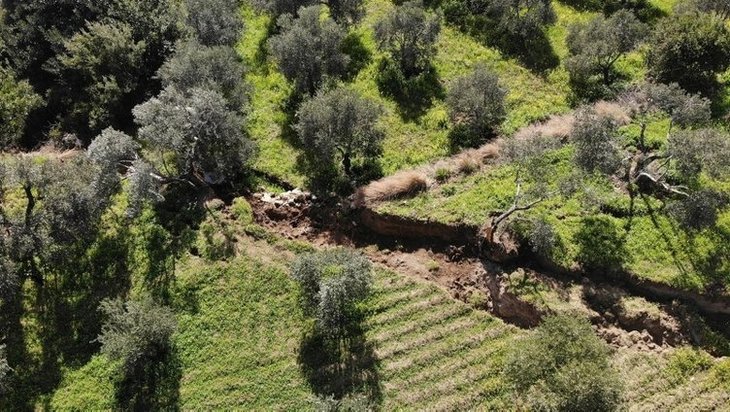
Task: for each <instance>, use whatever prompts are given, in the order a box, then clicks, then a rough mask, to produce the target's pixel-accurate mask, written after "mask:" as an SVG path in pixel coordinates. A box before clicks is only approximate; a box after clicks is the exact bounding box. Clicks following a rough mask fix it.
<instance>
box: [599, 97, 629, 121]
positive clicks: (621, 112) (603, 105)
mask: <svg viewBox="0 0 730 412" xmlns="http://www.w3.org/2000/svg"><path fill="white" fill-rule="evenodd" d="M593 110H594V111H595V112H596V114H597V115H599V116H601V117H608V118H610V119H613V120H614V121H615V122H616V123H617V124H619V125H621V126H625V125H627V124H629V123H630V122H631V116H629V113H628V111H627V110H626V108H625V107H624V106H622V105H620V104H618V103H616V102H607V101H605V100H601V101H599V102H596V103H595V104H594V105H593Z"/></svg>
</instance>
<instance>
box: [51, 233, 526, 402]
mask: <svg viewBox="0 0 730 412" xmlns="http://www.w3.org/2000/svg"><path fill="white" fill-rule="evenodd" d="M249 248H250V249H251V250H252V253H251V256H247V255H244V256H241V257H238V258H236V259H235V260H233V261H232V262H230V263H205V262H203V261H202V260H199V259H198V258H192V257H191V258H187V259H186V260H185V262H184V263H183V264H181V265H180V269H179V270H178V272H177V276H176V286H175V293H174V295H173V302H174V303H175V307H176V308H177V310H178V320H179V331H178V333H177V334H176V335H175V336H174V347H175V349H176V350H175V352H176V354H177V358H178V362H179V365H180V369H181V372H180V373H181V378H180V381H179V400H178V405H179V406H180V408H181V409H182V410H226V409H227V410H230V409H238V408H244V409H247V410H303V409H310V408H311V406H312V400H313V397H314V394H313V393H314V391H313V387H312V386H310V384H308V382H307V380H306V379H305V378H304V375H303V374H302V372H301V371H300V366H299V364H298V361H297V357H298V351H299V345H300V342H301V338H302V336H303V334H304V333H305V331H306V327H307V326H306V325H307V324H308V321H307V320H305V319H304V317H303V315H302V314H301V312H300V310H299V308H298V305H297V293H296V288H295V284H294V282H293V281H292V280H291V279H290V278H289V276H288V274H287V271H286V265H287V263H286V261H285V260H283V258H282V257H283V256H287V254H286V253H281V251H274V250H273V249H270V246H267V245H266V244H263V243H258V242H252V243H251V244H250V245H249ZM247 249H248V248H247ZM254 250H255V252H253V251H254ZM262 253H263V254H266V255H268V256H276V257H275V258H273V259H274V260H269V258H262V257H260V256H262ZM254 254H255V255H256V257H255V256H253V255H254ZM367 308H368V309H367V312H368V313H369V315H368V317H367V318H366V321H365V325H366V329H367V332H366V335H365V336H366V339H367V341H368V342H372V344H373V346H374V348H375V353H376V356H377V357H378V359H379V360H378V369H377V375H378V376H379V386H380V390H381V391H382V406H383V408H384V410H392V409H402V408H407V409H421V410H423V409H431V408H436V407H440V408H449V409H451V408H453V407H460V408H462V407H463V408H466V407H478V406H480V405H481V406H485V407H486V406H490V405H491V406H495V407H496V406H501V407H505V406H506V405H508V397H509V396H510V392H509V390H508V388H507V387H506V386H505V384H504V383H503V382H502V380H501V378H500V368H499V362H500V361H501V358H502V354H503V352H504V349H505V348H507V347H509V342H510V341H511V340H512V339H514V338H515V336H517V335H518V333H517V332H518V331H517V330H516V329H515V328H513V327H510V326H508V325H505V324H504V323H502V322H501V321H500V320H498V319H495V318H493V317H491V316H489V315H488V314H486V313H484V312H478V311H476V310H474V309H472V308H471V307H469V306H468V305H466V304H463V303H460V302H457V301H455V300H453V299H452V298H451V297H450V296H449V295H448V294H447V293H446V292H444V291H442V290H441V289H438V288H436V287H435V286H432V285H430V284H428V283H424V282H417V281H413V280H409V279H408V278H405V277H403V276H401V275H396V274H393V273H389V272H383V271H378V272H377V276H376V288H375V292H374V295H373V297H372V299H371V301H370V302H369V303H368V305H367ZM114 366H115V365H113V364H112V363H111V362H109V361H108V360H106V358H105V357H103V356H96V357H94V358H93V359H92V360H91V361H90V362H89V363H87V364H86V365H84V366H82V367H80V368H78V369H75V370H69V371H68V372H67V373H66V374H65V376H64V378H63V380H62V383H61V386H60V388H59V389H58V390H57V391H56V392H55V394H54V396H53V398H52V400H51V405H52V407H53V408H54V409H55V410H109V409H111V407H112V406H113V405H114V386H113V384H114V382H115V378H114ZM444 371H450V373H444ZM98 382H101V384H99V383H98Z"/></svg>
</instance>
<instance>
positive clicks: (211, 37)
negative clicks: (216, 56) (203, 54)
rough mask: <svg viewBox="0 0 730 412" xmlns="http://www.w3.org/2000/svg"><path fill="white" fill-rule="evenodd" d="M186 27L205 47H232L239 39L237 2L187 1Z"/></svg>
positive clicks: (240, 19)
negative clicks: (191, 29) (189, 28)
mask: <svg viewBox="0 0 730 412" xmlns="http://www.w3.org/2000/svg"><path fill="white" fill-rule="evenodd" d="M187 6H188V7H187V8H188V25H190V27H192V28H193V31H194V32H195V35H196V37H197V39H198V41H199V42H200V43H201V44H203V45H205V46H233V45H234V44H235V43H236V42H237V41H238V39H239V38H240V37H241V32H242V31H243V19H242V18H241V16H240V15H239V13H238V6H239V0H187Z"/></svg>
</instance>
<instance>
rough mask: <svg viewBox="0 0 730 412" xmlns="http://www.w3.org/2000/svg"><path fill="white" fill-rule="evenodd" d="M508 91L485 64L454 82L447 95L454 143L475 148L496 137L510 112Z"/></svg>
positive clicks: (451, 135) (456, 146)
mask: <svg viewBox="0 0 730 412" xmlns="http://www.w3.org/2000/svg"><path fill="white" fill-rule="evenodd" d="M506 95H507V90H506V89H505V88H503V87H502V86H501V85H500V82H499V78H498V77H497V75H496V74H494V73H492V72H491V71H489V70H488V69H487V68H485V67H484V66H479V67H477V68H476V69H475V70H474V72H472V73H471V74H470V75H467V76H464V77H460V78H458V79H456V80H455V81H454V84H453V85H452V86H451V88H450V89H449V92H448V95H447V97H446V103H447V104H448V106H449V110H450V116H451V122H452V124H453V125H454V129H453V130H452V131H451V134H450V138H451V145H452V146H453V147H455V148H458V147H475V146H478V145H479V144H481V143H483V142H484V141H486V140H487V139H488V138H490V137H493V136H495V135H496V134H497V133H498V131H499V126H500V124H501V123H502V121H504V118H505V115H506V109H505V103H504V98H505V96H506Z"/></svg>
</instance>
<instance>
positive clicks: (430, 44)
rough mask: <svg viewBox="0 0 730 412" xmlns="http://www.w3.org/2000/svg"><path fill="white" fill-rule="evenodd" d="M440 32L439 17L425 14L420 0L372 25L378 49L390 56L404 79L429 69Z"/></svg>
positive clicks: (409, 2)
mask: <svg viewBox="0 0 730 412" xmlns="http://www.w3.org/2000/svg"><path fill="white" fill-rule="evenodd" d="M440 32H441V24H440V22H439V18H438V16H434V15H430V14H429V13H428V12H426V10H425V9H424V8H423V2H422V1H421V0H415V1H408V2H405V3H403V4H402V5H400V6H397V7H396V9H395V12H394V13H392V14H390V15H388V16H386V17H385V18H383V20H381V21H379V22H378V23H377V24H376V25H375V38H376V39H377V41H378V47H380V48H381V49H382V50H386V51H387V52H388V53H390V54H391V56H392V58H393V59H394V60H395V61H396V62H397V63H398V65H399V67H400V69H401V72H402V73H403V75H404V76H405V77H411V76H415V75H417V74H419V73H421V72H422V71H424V70H425V69H427V68H428V67H429V65H430V64H431V63H430V62H431V59H432V58H433V56H434V54H435V53H436V48H435V45H436V40H437V39H438V35H439V33H440Z"/></svg>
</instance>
